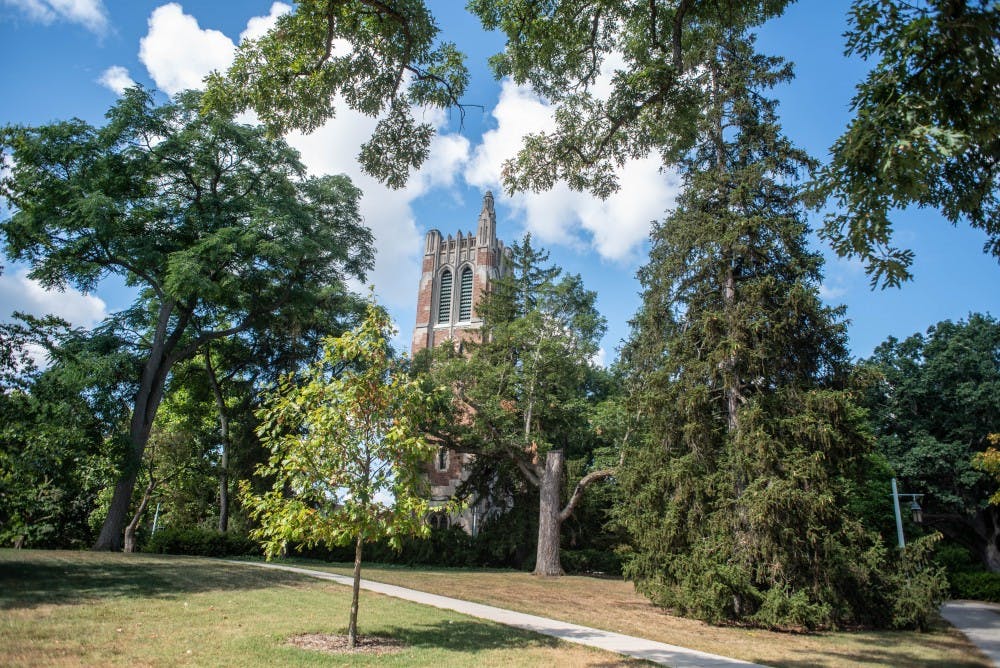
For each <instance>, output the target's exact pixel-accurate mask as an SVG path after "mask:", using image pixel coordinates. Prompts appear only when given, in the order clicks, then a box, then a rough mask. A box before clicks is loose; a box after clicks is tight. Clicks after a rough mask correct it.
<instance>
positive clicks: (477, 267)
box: [410, 191, 510, 535]
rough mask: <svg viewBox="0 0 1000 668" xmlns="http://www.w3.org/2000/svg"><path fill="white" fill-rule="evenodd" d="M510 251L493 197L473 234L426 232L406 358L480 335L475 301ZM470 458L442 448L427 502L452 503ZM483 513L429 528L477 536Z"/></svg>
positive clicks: (439, 517)
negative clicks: (501, 236) (458, 530)
mask: <svg viewBox="0 0 1000 668" xmlns="http://www.w3.org/2000/svg"><path fill="white" fill-rule="evenodd" d="M509 257H510V251H509V250H508V249H507V248H505V247H504V245H503V242H502V241H499V240H498V239H497V217H496V212H495V211H494V208H493V193H492V192H489V191H487V192H486V194H485V195H484V196H483V208H482V210H481V211H480V213H479V224H478V227H477V229H476V233H475V234H473V233H472V232H469V233H468V234H464V235H463V234H462V233H461V232H458V234H457V235H456V236H455V237H452V235H451V234H449V235H448V237H447V238H444V237H442V236H441V233H440V232H439V231H438V230H431V231H429V232H428V233H427V236H426V237H425V241H424V259H423V268H422V272H421V276H420V287H419V289H418V291H417V322H416V326H415V327H414V328H413V340H412V343H411V345H410V354H411V355H416V354H417V353H418V352H419V351H421V350H424V349H427V348H434V347H436V346H439V345H441V344H442V343H444V342H446V341H449V342H452V344H453V345H456V343H457V347H458V348H459V349H461V345H462V343H464V342H465V341H470V340H474V339H475V338H476V337H478V336H479V335H480V330H481V328H482V325H483V321H482V319H481V318H480V317H479V316H478V315H477V308H478V306H479V302H480V300H481V299H482V297H483V295H484V294H485V293H486V290H487V289H488V287H489V284H490V282H491V281H493V280H495V279H497V278H499V277H500V276H501V275H503V274H504V273H505V272H506V271H508V268H509V263H508V260H509ZM472 458H473V455H470V454H466V453H458V452H455V451H453V450H448V449H446V448H441V449H440V450H439V451H438V452H437V453H436V455H435V457H434V461H433V462H432V463H431V464H430V465H429V466H428V469H427V477H428V480H429V482H430V487H431V501H432V502H435V503H439V504H440V503H444V502H446V501H448V500H449V499H451V498H452V497H453V496H454V495H455V492H456V490H457V489H458V487H459V485H461V484H462V482H463V481H465V480H466V479H467V478H468V473H469V464H470V463H471V461H472ZM485 511H486V508H485V507H484V505H483V504H482V503H479V502H475V503H472V504H470V506H469V508H467V509H466V510H465V511H464V512H463V513H461V514H460V515H456V516H445V515H443V514H435V515H433V516H432V517H431V521H432V524H433V525H434V526H437V527H445V526H460V527H462V528H463V529H464V530H465V531H466V532H468V533H470V534H473V535H475V534H476V533H478V529H479V524H480V522H481V521H482V519H483V516H484V514H485Z"/></svg>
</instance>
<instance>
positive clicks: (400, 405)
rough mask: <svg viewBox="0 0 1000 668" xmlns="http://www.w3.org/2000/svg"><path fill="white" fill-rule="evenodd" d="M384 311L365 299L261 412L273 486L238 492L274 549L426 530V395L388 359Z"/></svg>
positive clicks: (264, 470)
mask: <svg viewBox="0 0 1000 668" xmlns="http://www.w3.org/2000/svg"><path fill="white" fill-rule="evenodd" d="M390 336H391V326H390V323H389V318H388V315H387V314H386V312H385V311H384V310H383V309H381V308H379V307H378V306H376V305H375V304H374V303H372V302H370V303H369V305H368V311H367V315H366V317H365V319H364V320H363V321H362V322H361V324H359V325H358V326H357V327H356V328H355V329H353V330H351V331H349V332H346V333H345V334H343V335H342V336H340V337H338V338H335V339H328V340H327V341H326V343H325V345H324V351H323V357H322V359H321V360H319V361H317V362H316V363H314V364H313V365H311V366H310V367H309V368H308V369H307V370H305V371H304V372H302V373H300V374H297V375H294V376H287V377H285V378H283V379H282V380H281V382H280V384H279V386H278V388H277V390H276V392H275V393H274V394H273V395H272V396H271V397H270V399H269V401H268V402H267V403H266V404H265V406H264V407H263V408H262V409H261V410H260V412H259V418H260V427H259V429H258V434H259V436H260V438H261V440H262V442H263V443H264V444H265V446H266V447H268V448H269V449H270V450H271V457H270V459H269V461H268V462H267V463H266V464H264V465H262V466H261V467H260V468H259V469H258V473H259V474H260V475H261V476H263V477H265V478H270V479H273V481H274V483H273V487H272V489H271V491H269V492H267V493H265V494H263V495H260V496H258V495H254V494H253V493H252V492H251V491H250V488H249V485H247V484H246V483H244V484H243V485H242V486H241V496H242V498H243V501H244V503H245V504H246V505H247V507H248V508H249V509H250V512H251V514H252V516H253V517H255V518H256V519H257V520H258V521H259V522H260V528H259V529H257V530H256V531H255V532H254V534H253V535H254V536H255V537H256V538H258V539H260V540H261V541H262V542H263V543H264V546H265V549H266V552H267V554H268V556H275V555H277V554H279V553H281V551H282V550H283V549H285V546H286V543H287V542H289V541H291V542H298V543H302V544H305V545H309V546H311V545H315V544H317V543H327V544H338V545H342V544H346V543H349V542H352V541H354V540H355V539H357V538H358V537H359V536H360V537H361V538H362V540H364V541H366V542H368V541H374V540H377V539H380V538H389V540H390V542H393V541H395V542H398V541H399V540H400V538H401V537H402V536H405V535H408V534H413V533H419V534H425V533H426V532H428V531H429V527H428V526H427V524H426V523H425V521H424V518H425V516H426V515H427V512H428V509H429V504H428V500H427V496H426V495H425V494H424V493H423V492H424V487H425V485H426V482H425V480H424V478H423V471H424V467H425V466H426V463H427V462H428V461H429V460H430V458H431V453H432V452H433V447H432V446H431V445H429V444H428V443H427V441H426V440H425V439H424V437H423V434H422V432H421V431H420V429H419V427H418V423H419V420H420V419H421V417H422V415H423V411H424V407H425V405H426V404H427V402H428V400H429V399H430V397H429V396H428V393H427V392H425V391H424V390H422V389H421V387H420V385H419V383H418V382H417V381H414V380H408V379H407V377H406V375H405V374H404V373H403V371H402V369H401V367H400V363H399V362H397V361H394V360H393V359H392V358H391V356H390V350H389V347H388V339H389V338H390Z"/></svg>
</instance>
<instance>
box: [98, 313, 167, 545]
mask: <svg viewBox="0 0 1000 668" xmlns="http://www.w3.org/2000/svg"><path fill="white" fill-rule="evenodd" d="M173 309H174V305H173V303H172V302H165V303H164V304H162V305H161V306H160V313H159V319H158V322H157V327H156V334H155V335H154V337H153V345H152V347H151V349H150V353H149V357H148V358H147V359H146V364H145V365H144V366H143V369H142V376H141V377H140V379H139V391H138V392H136V395H135V406H134V407H133V408H132V420H131V421H130V422H129V430H128V440H129V449H128V452H127V454H126V456H125V461H124V462H123V465H122V472H121V476H120V477H119V478H118V482H117V483H115V491H114V493H113V494H112V496H111V503H110V505H109V506H108V516H107V517H106V518H105V519H104V525H103V526H101V533H100V535H99V536H98V537H97V542H96V543H95V544H94V549H95V550H108V551H113V552H117V551H119V550H121V549H122V531H123V529H124V528H125V525H126V524H127V523H128V508H129V505H131V503H132V492H133V491H134V490H135V481H136V479H137V478H138V477H139V466H140V464H141V463H142V455H143V453H144V452H145V451H146V443H147V442H149V432H150V431H151V430H152V428H153V419H154V418H155V417H156V409H157V408H159V406H160V399H162V398H163V387H164V385H165V384H166V382H167V374H168V373H170V365H171V362H169V361H168V359H167V348H168V344H169V343H170V341H168V340H167V336H166V329H167V325H168V324H169V323H170V317H171V315H172V314H173ZM181 329H183V327H181ZM177 338H179V335H178V334H177V333H176V332H175V334H174V335H171V337H170V340H171V341H174V339H177ZM174 345H176V342H174Z"/></svg>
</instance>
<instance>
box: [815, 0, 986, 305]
mask: <svg viewBox="0 0 1000 668" xmlns="http://www.w3.org/2000/svg"><path fill="white" fill-rule="evenodd" d="M851 23H852V27H851V29H850V30H849V32H848V33H847V53H848V54H858V55H860V56H861V57H862V58H865V59H866V60H867V59H871V58H878V62H877V63H876V64H875V67H874V68H873V70H872V71H871V72H870V73H869V75H868V77H867V78H866V79H865V81H864V82H862V83H861V84H859V85H858V88H857V94H856V95H855V97H854V100H853V106H854V110H855V118H854V119H853V120H852V121H851V123H850V125H849V126H848V128H847V130H846V132H845V133H844V134H843V135H842V136H841V137H840V138H839V139H837V141H836V143H835V144H834V145H833V147H832V149H831V152H832V159H831V161H830V164H829V165H827V166H826V167H824V168H823V169H822V170H821V171H820V172H819V173H818V176H817V178H816V180H815V182H814V183H813V189H814V197H815V198H816V200H817V206H818V205H821V204H822V203H823V202H827V201H830V200H832V201H833V203H834V204H835V206H836V207H837V210H835V211H833V212H831V213H829V214H828V215H827V217H826V221H825V223H824V226H823V229H822V230H821V234H822V236H824V237H825V238H826V239H828V240H829V241H830V243H831V244H832V246H833V248H834V250H836V251H837V253H838V254H840V255H841V256H846V257H857V258H860V259H861V260H862V261H863V262H864V263H865V267H866V271H867V272H868V274H869V276H871V283H872V286H873V287H875V286H879V287H890V286H899V285H900V284H901V283H902V282H903V281H905V280H908V279H909V278H910V272H909V266H910V264H911V263H912V262H913V253H912V252H911V251H909V250H907V249H902V248H897V247H895V246H894V244H893V241H892V238H893V230H892V223H891V218H892V217H893V216H894V215H895V214H896V212H897V211H898V210H899V209H903V208H905V207H908V206H914V205H915V206H918V207H933V208H936V209H938V210H939V211H940V212H941V213H942V215H943V216H944V217H945V219H947V220H948V221H949V222H951V223H952V224H953V225H954V224H958V222H959V221H966V222H968V223H969V224H971V225H972V226H973V227H976V228H979V229H982V230H984V231H985V232H986V234H987V242H986V244H985V246H984V248H983V250H984V252H986V253H990V254H992V255H995V256H997V257H1000V200H998V185H1000V167H998V165H1000V140H998V136H1000V114H998V113H997V109H996V103H997V88H998V86H1000V61H998V59H997V57H996V35H997V34H998V33H1000V8H998V6H997V4H996V3H995V2H992V1H990V0H970V1H968V2H966V1H965V0H963V1H961V2H948V1H945V0H933V1H931V2H927V3H924V4H921V5H912V4H909V3H905V2H898V1H897V0H857V1H856V2H855V3H854V5H853V7H852V11H851Z"/></svg>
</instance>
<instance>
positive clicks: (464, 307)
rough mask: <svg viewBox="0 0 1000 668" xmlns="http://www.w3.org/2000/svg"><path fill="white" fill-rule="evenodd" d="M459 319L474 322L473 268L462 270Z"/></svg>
mask: <svg viewBox="0 0 1000 668" xmlns="http://www.w3.org/2000/svg"><path fill="white" fill-rule="evenodd" d="M458 319H459V320H466V321H468V320H472V267H466V268H465V269H463V270H462V290H461V292H460V293H459V300H458Z"/></svg>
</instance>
